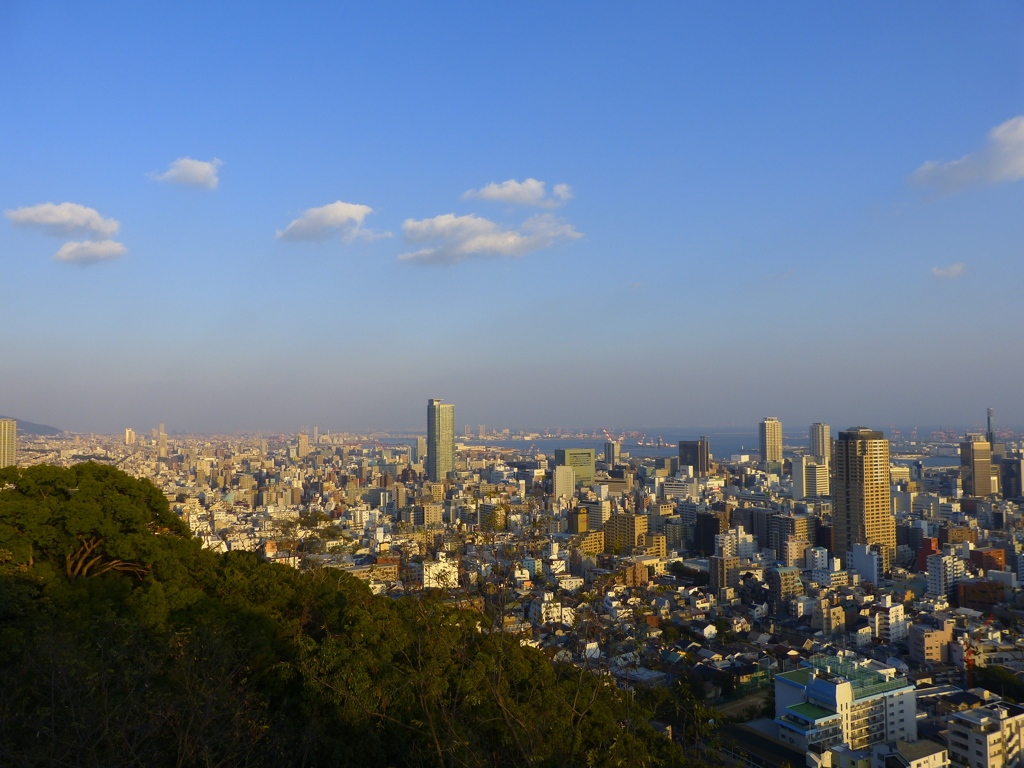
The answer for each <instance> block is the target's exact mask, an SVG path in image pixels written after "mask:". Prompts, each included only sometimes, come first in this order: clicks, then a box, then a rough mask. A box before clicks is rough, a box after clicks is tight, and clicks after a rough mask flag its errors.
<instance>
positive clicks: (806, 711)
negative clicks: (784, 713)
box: [786, 702, 840, 722]
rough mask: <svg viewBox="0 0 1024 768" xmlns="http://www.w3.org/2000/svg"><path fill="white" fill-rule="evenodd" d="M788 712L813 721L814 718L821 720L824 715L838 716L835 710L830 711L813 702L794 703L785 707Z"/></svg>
mask: <svg viewBox="0 0 1024 768" xmlns="http://www.w3.org/2000/svg"><path fill="white" fill-rule="evenodd" d="M786 709H787V710H788V711H789V712H792V713H794V714H796V715H799V716H800V717H802V718H803V719H804V720H809V721H811V722H814V721H815V720H821V719H823V718H826V717H840V715H838V714H836V713H835V712H831V711H829V710H827V709H825V708H824V707H819V706H816V705H814V704H808V703H807V702H804V703H802V704H794V705H792V706H790V707H786Z"/></svg>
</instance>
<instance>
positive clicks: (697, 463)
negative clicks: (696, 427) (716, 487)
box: [679, 436, 711, 477]
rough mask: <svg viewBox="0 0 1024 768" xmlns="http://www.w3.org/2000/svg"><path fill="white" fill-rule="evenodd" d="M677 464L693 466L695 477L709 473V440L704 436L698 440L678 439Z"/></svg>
mask: <svg viewBox="0 0 1024 768" xmlns="http://www.w3.org/2000/svg"><path fill="white" fill-rule="evenodd" d="M679 466H680V467H693V474H694V475H695V476H696V477H707V476H708V475H709V474H711V441H710V440H709V439H708V438H707V437H704V436H701V438H700V440H680V441H679Z"/></svg>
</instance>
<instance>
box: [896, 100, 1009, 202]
mask: <svg viewBox="0 0 1024 768" xmlns="http://www.w3.org/2000/svg"><path fill="white" fill-rule="evenodd" d="M1021 179H1024V116H1020V117H1014V118H1012V119H1010V120H1007V121H1006V122H1005V123H1002V124H1001V125H997V126H996V127H995V128H993V129H992V130H991V131H989V133H988V140H987V141H986V143H985V146H983V147H982V148H981V149H979V150H977V151H975V152H972V153H970V154H969V155H964V156H963V157H961V158H960V159H959V160H953V161H950V162H947V163H941V162H938V161H936V160H929V161H928V162H927V163H925V164H924V165H922V166H921V167H920V168H918V169H917V170H916V171H914V172H913V173H912V174H911V175H910V182H911V183H912V184H914V185H916V186H920V187H935V188H937V189H939V190H940V191H942V192H958V191H959V190H961V189H965V188H966V187H970V186H974V185H976V184H997V183H999V182H1004V181H1020V180H1021Z"/></svg>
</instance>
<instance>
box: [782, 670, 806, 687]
mask: <svg viewBox="0 0 1024 768" xmlns="http://www.w3.org/2000/svg"><path fill="white" fill-rule="evenodd" d="M812 672H813V670H811V669H808V668H807V667H801V668H800V669H794V670H793V671H792V672H783V673H781V674H779V675H776V677H781V678H782V679H783V680H788V681H789V682H791V683H796V684H797V685H802V686H804V687H805V688H806V687H807V684H808V683H809V682H810V681H811V673H812Z"/></svg>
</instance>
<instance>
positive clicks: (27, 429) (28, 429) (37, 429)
mask: <svg viewBox="0 0 1024 768" xmlns="http://www.w3.org/2000/svg"><path fill="white" fill-rule="evenodd" d="M0 419H14V416H0ZM15 421H17V422H18V434H21V435H59V434H60V433H61V432H63V431H64V430H63V429H57V428H56V427H49V426H47V425H46V424H33V423H32V422H31V421H25V420H24V419H15Z"/></svg>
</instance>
